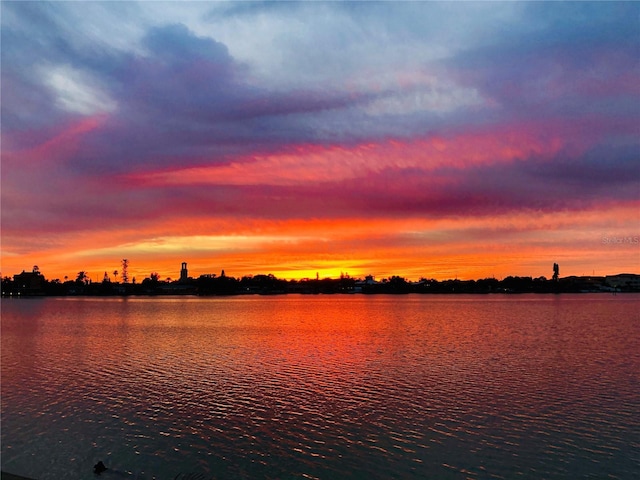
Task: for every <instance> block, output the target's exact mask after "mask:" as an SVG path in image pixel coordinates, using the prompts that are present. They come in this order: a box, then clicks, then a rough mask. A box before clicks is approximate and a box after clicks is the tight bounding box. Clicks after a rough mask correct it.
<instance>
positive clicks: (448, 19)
mask: <svg viewBox="0 0 640 480" xmlns="http://www.w3.org/2000/svg"><path fill="white" fill-rule="evenodd" d="M1 9H2V11H1V22H2V25H1V26H2V39H1V40H2V51H1V54H2V65H1V67H2V68H1V82H2V83H1V94H2V98H1V100H2V112H1V113H2V116H1V128H2V144H1V149H2V171H1V174H2V177H1V179H2V185H1V186H2V193H1V201H2V204H1V208H2V245H1V249H2V265H1V273H2V275H3V276H6V275H13V274H15V273H19V272H21V271H22V270H31V268H32V267H33V265H38V266H39V268H40V270H41V272H42V273H43V274H44V275H45V276H46V277H47V278H48V279H53V278H60V279H63V278H64V276H68V277H69V278H75V277H76V275H77V273H78V272H79V271H80V270H84V271H87V272H88V273H89V276H90V278H91V279H93V280H94V281H95V280H96V279H100V280H101V279H102V277H103V274H104V272H105V271H106V272H109V274H112V272H113V271H114V270H120V260H121V259H123V258H127V259H129V263H130V267H129V275H130V277H131V276H135V277H136V278H137V279H138V281H141V280H142V279H143V278H145V277H147V276H149V274H150V273H151V272H158V273H159V274H160V276H161V278H165V277H171V278H177V277H178V276H179V270H180V263H181V262H183V261H186V262H188V264H189V273H190V275H191V276H194V277H197V276H199V275H201V274H205V273H216V274H219V273H220V271H221V270H222V269H224V270H225V272H226V274H227V275H231V276H235V277H240V276H243V275H247V274H261V273H264V274H266V273H273V274H274V275H276V276H278V277H282V278H302V277H315V276H316V273H318V274H319V275H320V276H321V277H326V276H331V277H337V276H339V275H340V273H341V272H345V273H348V274H350V275H352V276H364V275H367V274H372V275H375V276H376V278H383V277H386V276H389V275H392V274H395V275H402V276H405V277H407V278H409V279H411V280H417V279H419V278H420V277H427V278H436V279H447V278H454V277H457V278H459V279H477V278H484V277H496V278H502V277H504V276H507V275H524V276H534V277H537V276H541V275H544V276H546V277H551V275H552V273H553V272H552V265H553V263H554V262H557V263H558V264H559V265H560V276H568V275H591V274H593V273H595V274H596V275H607V274H616V273H622V272H627V273H640V241H639V239H640V3H637V2H636V3H617V2H598V3H583V2H577V3H573V2H572V3H556V2H536V3H520V2H510V3H488V2H481V3H449V2H447V3H431V2H427V3H423V2H411V3H397V2H383V3H373V2H357V3H337V2H331V3H323V2H309V3H289V2H276V3H272V2H263V3H247V2H228V3H227V2H218V3H208V2H196V3H184V2H166V3H165V2H162V3H156V2H142V3H128V2H105V3H96V2H54V3H45V2H6V1H4V2H2V3H1Z"/></svg>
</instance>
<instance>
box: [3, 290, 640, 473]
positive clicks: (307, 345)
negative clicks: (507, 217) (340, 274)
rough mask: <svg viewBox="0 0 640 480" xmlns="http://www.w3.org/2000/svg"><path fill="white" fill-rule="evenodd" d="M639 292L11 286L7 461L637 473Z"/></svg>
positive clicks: (131, 468) (242, 469)
mask: <svg viewBox="0 0 640 480" xmlns="http://www.w3.org/2000/svg"><path fill="white" fill-rule="evenodd" d="M639 306H640V295H632V294H629V295H616V296H613V295H605V294H599V295H557V296H553V295H542V296H534V295H517V296H494V295H491V296H463V295H456V296H435V295H423V296H418V295H409V296H400V297H394V296H363V295H352V296H342V295H336V296H297V295H289V296H277V297H240V298H216V299H211V298H206V299H202V298H126V299H120V298H106V299H97V298H60V299H54V298H47V299H21V300H18V299H8V300H3V302H2V392H1V393H2V460H1V461H2V469H3V470H5V471H9V472H12V473H17V474H22V475H27V476H31V477H34V478H37V479H39V480H44V479H56V480H57V479H70V480H73V479H85V478H86V479H92V480H95V476H94V474H93V472H92V467H93V465H94V464H95V463H96V462H97V461H98V460H102V461H103V462H104V463H105V464H106V465H107V467H110V468H111V471H108V472H107V473H105V474H103V475H102V476H104V478H105V479H109V478H137V479H152V478H157V479H173V478H176V476H178V477H179V476H180V475H183V476H185V475H187V474H190V473H191V474H194V475H196V474H197V475H200V477H199V478H206V479H210V478H216V479H227V478H233V479H242V478H282V479H289V478H321V479H333V478H347V479H349V478H353V479H355V478H362V479H387V478H407V479H412V478H416V479H418V478H419V479H424V478H429V479H431V478H434V479H440V478H442V479H465V478H506V479H511V478H536V479H538V478H548V479H554V478H558V479H559V478H628V479H631V478H640V382H639V372H640V348H639V347H640V345H639V341H638V339H639V338H640V337H639V335H638V334H639V329H640V316H639V313H638V311H639V310H640V309H639V308H638V307H639ZM102 476H101V477H102Z"/></svg>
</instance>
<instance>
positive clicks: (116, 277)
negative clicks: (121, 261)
mask: <svg viewBox="0 0 640 480" xmlns="http://www.w3.org/2000/svg"><path fill="white" fill-rule="evenodd" d="M113 276H114V277H115V279H116V280H115V282H116V283H118V270H114V271H113Z"/></svg>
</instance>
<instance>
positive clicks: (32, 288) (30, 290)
mask: <svg viewBox="0 0 640 480" xmlns="http://www.w3.org/2000/svg"><path fill="white" fill-rule="evenodd" d="M13 282H14V283H13V284H14V286H15V289H16V290H17V292H18V293H20V294H21V295H44V275H42V274H41V273H40V272H39V271H38V270H36V269H35V268H34V269H33V271H32V272H25V271H24V270H23V271H22V273H19V274H18V275H14V276H13Z"/></svg>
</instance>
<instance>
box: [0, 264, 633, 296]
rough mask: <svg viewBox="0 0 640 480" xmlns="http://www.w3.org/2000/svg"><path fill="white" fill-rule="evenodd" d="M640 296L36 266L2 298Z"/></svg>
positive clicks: (510, 282) (519, 280)
mask: <svg viewBox="0 0 640 480" xmlns="http://www.w3.org/2000/svg"><path fill="white" fill-rule="evenodd" d="M625 292H640V275H637V274H633V273H620V274H617V275H607V276H604V277H602V276H584V277H577V276H570V277H563V278H559V277H558V276H557V275H554V277H553V278H551V279H547V278H545V277H537V278H533V277H516V276H508V277H505V278H503V279H501V280H498V279H496V278H483V279H479V280H458V279H455V280H443V281H439V280H435V279H428V278H421V279H420V280H419V281H409V280H407V279H406V278H404V277H401V276H397V275H394V276H391V277H387V278H383V279H381V280H376V279H375V277H373V276H372V275H368V276H366V277H365V278H364V279H362V278H353V277H350V276H348V275H343V276H341V277H340V278H323V279H321V278H315V279H303V280H284V279H279V278H277V277H275V276H274V275H271V274H269V275H254V276H245V277H242V278H235V277H230V276H226V275H225V274H224V271H223V272H222V274H221V275H214V274H210V275H201V276H200V277H198V278H192V277H188V276H187V275H186V271H185V274H184V275H181V278H180V280H175V281H171V280H164V281H162V280H160V279H159V278H158V276H157V274H152V275H151V276H150V277H149V278H145V279H144V280H142V282H139V283H138V282H135V279H133V281H132V282H131V283H129V282H123V283H120V282H112V281H111V280H110V279H109V277H108V276H107V275H106V274H105V278H104V280H103V281H102V282H92V281H91V280H90V279H89V278H88V277H87V276H86V275H85V272H80V274H78V278H76V279H75V280H66V281H65V282H64V283H62V282H60V281H59V280H57V279H56V280H51V281H49V280H47V279H46V278H45V277H44V275H43V274H42V273H40V272H39V271H38V270H36V269H35V268H34V270H33V271H31V272H22V273H20V274H17V275H14V276H13V278H10V277H4V278H2V296H3V297H11V296H18V297H19V296H25V297H26V296H56V297H60V296H98V297H106V296H115V297H124V296H160V295H162V296H180V295H192V296H236V295H286V294H291V293H297V294H306V295H314V294H365V295H375V294H396V295H400V294H408V293H417V294H479V295H482V294H489V293H502V294H521V293H553V294H559V293H611V294H617V293H625Z"/></svg>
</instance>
